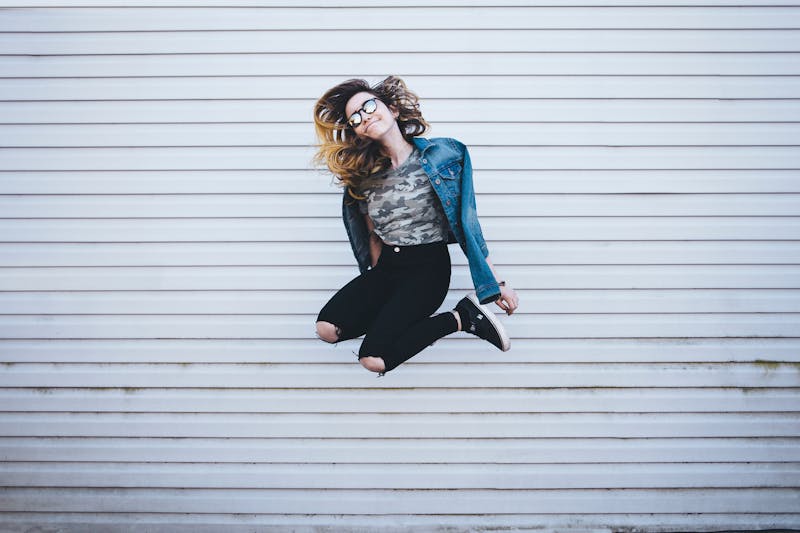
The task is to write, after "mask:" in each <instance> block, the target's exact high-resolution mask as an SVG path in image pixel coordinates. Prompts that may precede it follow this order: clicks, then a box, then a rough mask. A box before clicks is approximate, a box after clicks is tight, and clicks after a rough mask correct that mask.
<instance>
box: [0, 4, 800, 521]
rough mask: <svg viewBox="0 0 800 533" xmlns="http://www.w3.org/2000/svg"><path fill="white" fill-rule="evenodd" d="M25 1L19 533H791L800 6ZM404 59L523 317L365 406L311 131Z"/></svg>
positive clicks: (329, 201)
mask: <svg viewBox="0 0 800 533" xmlns="http://www.w3.org/2000/svg"><path fill="white" fill-rule="evenodd" d="M6 4H9V5H6V6H4V7H6V9H3V10H0V47H2V50H3V55H2V56H0V78H2V83H0V461H1V462H0V523H2V524H3V528H2V529H3V530H4V531H6V530H7V531H10V532H22V531H31V530H39V529H54V530H55V529H57V530H59V531H64V532H75V533H77V532H80V533H85V532H86V531H103V532H119V533H123V532H130V531H136V530H140V529H142V528H145V529H147V530H148V531H170V532H173V531H175V532H181V531H186V532H189V531H191V532H192V533H212V532H214V533H215V532H217V531H231V532H238V531H242V532H243V531H248V532H250V531H286V530H291V531H299V532H311V531H319V530H320V529H325V530H341V531H373V530H375V529H381V530H382V531H397V532H401V531H402V532H404V533H407V532H408V531H415V532H416V531H421V532H424V531H431V532H432V531H443V530H451V531H484V530H486V529H503V528H506V529H510V530H515V529H519V530H531V529H544V530H560V531H584V532H585V531H587V530H593V531H608V530H636V531H647V532H662V531H677V530H684V531H719V530H726V529H728V530H743V529H754V530H755V529H760V530H763V529H778V528H787V529H788V528H791V529H800V513H798V509H800V505H798V504H799V503H800V498H799V497H798V491H797V487H798V486H800V451H799V450H800V446H798V443H800V417H799V416H798V413H800V410H798V405H800V404H799V403H798V399H800V398H799V397H798V394H800V379H799V378H800V373H798V364H800V349H799V348H800V336H798V334H797V332H798V331H800V298H798V296H799V295H800V292H798V291H800V268H798V267H799V266H800V217H799V216H798V215H800V180H799V179H798V169H799V168H800V155H798V150H797V146H798V145H800V128H799V127H798V122H800V99H798V98H797V96H798V94H800V91H798V80H799V79H800V78H798V76H799V75H800V71H798V67H797V65H798V64H800V63H798V58H800V48H799V47H798V43H800V40H799V39H798V36H800V30H799V29H798V28H800V24H798V23H800V6H798V5H797V3H796V2H791V1H788V0H776V1H771V2H769V5H765V4H762V3H756V2H744V1H741V2H739V1H735V2H731V1H727V0H726V1H722V0H708V1H704V2H703V3H702V5H696V4H693V3H690V2H685V1H683V0H663V1H660V2H658V3H655V2H651V3H648V2H644V1H643V0H616V1H615V2H613V3H612V2H607V1H600V0H587V1H586V2H580V3H571V4H565V3H559V4H558V5H555V3H553V2H543V1H525V2H523V1H521V0H510V1H507V2H504V3H503V6H502V7H498V6H490V5H488V3H485V2H477V1H467V2H464V1H459V2H456V1H455V0H441V1H438V2H436V3H435V5H433V6H432V5H430V3H429V2H421V1H418V0H404V1H403V2H399V1H379V2H375V1H369V2H366V1H364V0H350V1H348V2H339V3H336V4H331V3H330V2H320V1H318V0H310V1H307V2H303V3H302V6H289V5H288V4H287V3H286V2H282V1H278V0H274V1H272V0H238V1H237V2H235V3H234V4H235V5H232V4H231V3H229V2H220V1H217V0H207V1H205V2H196V1H192V2H187V1H185V0H152V1H148V2H146V3H131V2H130V1H125V2H123V1H121V0H102V1H100V0H97V1H95V0H70V1H68V2H61V1H59V2H56V1H53V0H28V1H25V2H19V3H18V5H11V4H10V3H8V2H6ZM320 8H322V9H320ZM354 21H356V22H357V23H356V24H354ZM387 21H390V22H391V23H390V24H387ZM387 26H391V28H389V29H387ZM365 43H370V44H369V45H368V46H365ZM387 65H392V67H391V69H390V70H391V71H393V72H395V73H397V74H399V75H401V76H403V77H404V78H405V79H406V80H407V81H408V83H409V85H410V86H411V87H412V88H414V89H415V90H416V91H418V92H419V94H420V95H421V96H422V97H423V100H422V108H423V111H424V113H425V116H426V117H427V118H428V119H429V120H430V121H431V122H432V124H433V130H432V135H436V136H439V135H441V136H453V137H457V138H459V139H461V140H462V141H464V142H465V143H466V144H468V145H469V146H470V152H471V155H472V160H473V164H474V166H475V169H476V184H475V185H476V190H477V193H478V195H477V196H478V198H477V201H478V207H479V211H480V213H481V216H482V221H483V228H484V232H485V234H486V236H487V238H488V241H489V245H490V248H491V250H492V258H493V260H494V263H495V264H497V265H498V268H499V270H500V271H501V272H502V274H503V276H504V277H506V278H507V279H508V280H509V281H510V282H511V283H512V284H513V285H514V286H515V287H516V288H517V289H518V290H519V294H520V296H521V298H522V302H523V304H522V307H521V309H520V312H519V313H518V314H516V315H515V316H514V317H511V318H508V317H502V320H503V322H504V323H505V324H506V326H507V328H508V330H509V333H510V334H511V337H512V338H513V345H514V349H513V350H511V351H510V352H506V353H499V352H492V353H488V352H487V348H486V346H485V345H483V344H481V343H479V342H475V341H474V340H472V339H471V338H469V337H468V336H466V335H463V334H459V335H454V336H452V337H449V338H446V339H442V340H440V341H438V342H437V343H436V345H435V346H433V347H432V348H430V349H428V350H426V351H425V352H424V353H422V354H420V355H419V356H417V357H415V358H414V359H413V360H411V361H410V362H409V363H408V364H406V365H404V366H403V367H402V368H400V369H398V370H397V371H395V372H392V373H390V374H389V375H387V376H384V377H383V378H381V379H375V377H374V375H372V374H369V373H366V372H364V371H363V370H361V369H360V367H358V365H357V364H356V363H355V355H354V351H356V350H357V347H358V343H357V342H356V341H347V342H343V343H340V344H339V345H337V346H335V347H332V346H327V345H324V344H322V343H320V342H319V341H318V340H316V339H315V338H314V335H313V320H314V316H315V314H316V312H317V310H318V309H319V307H320V305H321V304H322V303H323V302H324V301H325V300H326V299H327V298H328V297H329V296H330V295H331V294H332V293H333V291H334V290H335V289H336V288H337V287H338V286H340V285H341V284H342V283H344V282H345V281H347V280H348V279H349V278H350V277H351V276H353V275H354V273H355V272H356V270H355V267H354V265H353V260H352V254H351V252H350V250H349V246H348V244H347V242H346V237H345V235H344V232H343V231H342V228H341V222H340V221H339V214H338V213H339V211H338V210H339V202H340V200H339V194H340V192H339V190H338V189H337V188H335V187H333V186H332V185H331V178H330V176H328V175H326V174H324V173H322V172H319V171H317V170H314V169H313V168H312V166H311V163H310V157H311V155H312V154H313V147H312V145H313V143H314V142H315V140H314V137H313V129H312V124H311V121H310V118H311V117H310V114H311V108H312V105H313V102H314V100H315V98H316V97H318V96H319V95H320V94H321V93H322V92H323V91H324V90H325V89H327V88H328V87H330V86H332V85H333V84H335V83H337V82H338V81H340V80H341V79H343V78H347V77H368V78H370V79H371V80H373V81H376V80H378V79H380V78H382V77H383V76H385V75H386V74H388V73H389V72H387ZM450 249H451V254H452V257H453V263H454V265H455V267H454V275H453V282H452V284H451V291H450V293H449V295H448V297H447V299H446V302H445V307H449V306H451V305H453V304H454V303H455V302H456V301H457V300H458V299H459V298H460V297H461V296H462V295H463V293H464V292H465V291H467V290H469V289H470V288H471V281H470V279H469V274H468V269H467V266H466V259H465V257H464V256H463V254H461V252H460V251H458V249H457V247H455V246H452V247H451V248H450Z"/></svg>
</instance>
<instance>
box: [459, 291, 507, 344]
mask: <svg viewBox="0 0 800 533" xmlns="http://www.w3.org/2000/svg"><path fill="white" fill-rule="evenodd" d="M456 311H461V313H460V315H461V316H462V317H468V318H467V320H463V318H462V321H461V322H462V323H461V331H466V332H467V333H472V334H473V335H476V336H478V337H480V338H481V339H484V340H487V341H489V342H491V343H492V344H494V345H495V346H497V347H498V348H500V349H501V350H503V351H504V352H507V351H508V350H509V349H510V348H511V340H510V339H509V338H508V334H507V333H506V328H504V327H503V324H502V323H501V322H500V321H499V320H498V319H497V317H496V316H494V313H492V312H491V311H490V310H489V308H488V307H486V306H485V305H483V304H481V303H480V301H479V300H478V297H477V296H475V294H468V295H467V296H465V297H464V298H462V299H461V301H460V302H458V303H457V304H456Z"/></svg>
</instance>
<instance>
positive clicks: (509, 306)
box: [495, 285, 519, 315]
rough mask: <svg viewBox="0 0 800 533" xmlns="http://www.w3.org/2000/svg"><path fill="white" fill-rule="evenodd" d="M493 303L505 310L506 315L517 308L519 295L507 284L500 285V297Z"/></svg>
mask: <svg viewBox="0 0 800 533" xmlns="http://www.w3.org/2000/svg"><path fill="white" fill-rule="evenodd" d="M495 303H496V304H497V306H498V307H499V308H500V309H502V310H503V311H505V312H506V314H507V315H511V314H513V313H514V311H516V310H517V307H519V297H518V296H517V292H516V291H515V290H514V289H512V288H511V287H509V286H508V285H501V286H500V297H499V298H498V299H497V300H496V301H495Z"/></svg>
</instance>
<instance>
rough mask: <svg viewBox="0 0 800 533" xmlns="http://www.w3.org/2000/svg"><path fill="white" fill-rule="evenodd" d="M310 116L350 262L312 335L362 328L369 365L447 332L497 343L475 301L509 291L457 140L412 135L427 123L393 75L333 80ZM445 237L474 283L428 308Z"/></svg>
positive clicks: (498, 334)
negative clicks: (340, 189) (336, 186)
mask: <svg viewBox="0 0 800 533" xmlns="http://www.w3.org/2000/svg"><path fill="white" fill-rule="evenodd" d="M314 123H315V128H316V132H317V136H318V137H319V140H320V145H319V151H318V152H317V154H316V156H315V161H316V162H317V163H318V164H320V165H322V166H325V167H327V168H328V170H329V171H330V172H331V173H332V174H333V175H334V176H335V177H336V178H337V179H338V180H339V182H340V183H341V184H342V185H343V186H344V198H343V205H342V215H343V219H344V225H345V228H346V230H347V235H348V237H349V239H350V244H351V246H352V248H353V253H354V254H355V257H356V262H357V263H358V266H359V270H360V271H361V274H360V275H359V276H358V277H356V278H355V279H353V280H352V281H350V282H349V283H348V284H347V285H345V286H344V287H342V288H341V289H340V290H339V291H338V292H337V293H336V294H335V295H334V296H333V297H332V298H331V299H330V300H329V301H328V303H327V304H326V305H325V306H324V307H323V308H322V310H321V311H320V313H319V316H318V317H317V335H318V336H319V338H320V339H322V340H323V341H325V342H330V343H336V342H339V341H343V340H347V339H354V338H356V337H360V336H361V335H365V336H364V340H363V341H362V343H361V347H360V349H359V353H358V358H359V361H360V363H361V365H362V366H364V368H366V369H368V370H370V371H372V372H378V373H379V374H384V373H386V372H389V371H390V370H393V369H394V368H396V367H397V366H398V365H400V364H401V363H403V362H405V361H407V360H408V359H410V358H411V357H413V356H414V355H416V354H417V353H419V352H420V351H422V350H423V349H424V348H425V347H427V346H429V345H431V344H432V343H433V342H434V341H436V340H437V339H440V338H442V337H444V336H446V335H449V334H451V333H455V332H456V331H466V332H469V333H472V334H473V335H476V336H478V337H480V338H481V339H485V340H487V341H488V342H490V343H492V344H493V345H494V346H496V347H497V348H499V349H500V350H503V351H506V350H508V349H509V348H510V347H511V342H510V340H509V338H508V335H507V334H506V331H505V328H504V327H503V324H502V323H501V322H500V321H499V320H498V319H497V317H495V315H494V313H492V311H491V310H490V309H489V308H488V307H486V306H485V305H484V304H486V303H490V302H495V303H496V304H497V305H498V306H499V307H500V309H502V310H503V311H505V312H506V313H507V314H508V315H511V314H512V313H513V312H514V311H515V310H516V309H517V306H518V305H519V300H518V298H517V294H516V292H515V291H514V290H513V289H512V288H511V287H510V286H509V285H508V284H507V283H506V282H504V281H501V280H500V277H499V276H498V275H497V272H496V270H495V268H494V266H493V265H492V262H491V261H490V260H489V249H488V248H487V246H486V242H485V241H484V238H483V233H482V232H481V227H480V223H479V222H478V216H477V213H476V210H475V193H474V189H473V184H472V165H471V163H470V158H469V154H468V152H467V148H466V146H464V145H463V144H461V143H460V142H458V141H456V140H455V139H448V138H432V139H426V138H423V137H421V135H422V134H424V133H425V131H426V130H427V129H428V123H427V122H426V121H425V119H424V118H422V113H420V110H419V104H418V97H417V95H416V94H414V93H413V92H411V91H410V90H409V89H408V88H407V87H406V84H405V83H404V82H403V80H401V79H400V78H397V77H394V76H389V77H388V78H386V79H385V80H383V81H382V82H380V83H378V84H377V85H375V86H373V87H370V85H369V84H368V83H367V82H366V81H364V80H360V79H352V80H348V81H345V82H343V83H341V84H339V85H337V86H336V87H333V88H332V89H330V90H329V91H327V92H326V93H325V94H324V95H323V96H322V97H321V98H320V99H319V100H318V101H317V103H316V105H315V107H314ZM454 242H457V243H458V244H459V245H460V246H461V249H462V250H463V251H464V254H465V255H466V257H467V260H468V262H469V270H470V274H471V276H472V282H473V285H474V287H475V292H474V293H471V294H469V295H467V296H466V297H464V298H463V299H462V300H461V301H460V302H458V304H457V305H456V306H455V309H453V310H452V311H446V312H444V313H440V314H437V315H433V316H431V315H432V314H433V313H434V312H436V310H437V309H438V308H439V306H440V305H442V302H443V301H444V298H445V296H446V295H447V291H448V288H449V286H450V270H451V266H450V254H449V252H448V250H447V244H448V243H454Z"/></svg>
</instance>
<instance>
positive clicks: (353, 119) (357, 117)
mask: <svg viewBox="0 0 800 533" xmlns="http://www.w3.org/2000/svg"><path fill="white" fill-rule="evenodd" d="M347 123H348V124H350V127H351V128H355V127H356V126H358V125H359V124H361V113H359V112H358V111H356V112H355V113H353V114H352V115H350V118H349V119H347Z"/></svg>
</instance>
